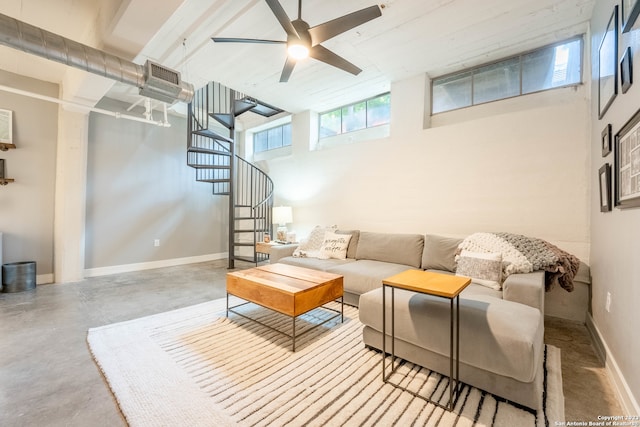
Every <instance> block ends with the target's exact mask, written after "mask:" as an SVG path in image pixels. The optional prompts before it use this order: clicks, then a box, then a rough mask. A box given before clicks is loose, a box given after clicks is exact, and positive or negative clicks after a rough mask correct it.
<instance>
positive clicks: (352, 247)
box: [336, 230, 360, 259]
mask: <svg viewBox="0 0 640 427" xmlns="http://www.w3.org/2000/svg"><path fill="white" fill-rule="evenodd" d="M336 234H350V235H351V241H350V242H349V247H348V248H347V258H354V259H355V257H356V250H357V249H358V240H360V230H336Z"/></svg>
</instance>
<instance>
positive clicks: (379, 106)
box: [319, 92, 391, 138]
mask: <svg viewBox="0 0 640 427" xmlns="http://www.w3.org/2000/svg"><path fill="white" fill-rule="evenodd" d="M319 120H320V127H319V133H320V138H328V137H331V136H336V135H340V134H344V133H348V132H354V131H357V130H362V129H367V128H372V127H376V126H380V125H385V124H389V122H390V121H391V94H390V93H388V92H387V93H384V94H382V95H377V96H374V97H373V98H369V99H365V100H363V101H359V102H356V103H353V104H349V105H345V106H343V107H339V108H336V109H335V110H331V111H327V112H325V113H321V114H320V116H319Z"/></svg>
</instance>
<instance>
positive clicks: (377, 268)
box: [327, 258, 413, 294]
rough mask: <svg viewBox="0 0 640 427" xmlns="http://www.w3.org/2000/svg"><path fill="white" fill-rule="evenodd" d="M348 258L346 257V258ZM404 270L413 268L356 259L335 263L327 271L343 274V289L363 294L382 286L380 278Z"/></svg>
mask: <svg viewBox="0 0 640 427" xmlns="http://www.w3.org/2000/svg"><path fill="white" fill-rule="evenodd" d="M347 259H348V258H347ZM405 270H413V268H412V267H411V266H408V265H405V264H393V263H389V262H382V261H371V260H366V259H363V260H358V261H356V262H352V263H349V264H341V265H336V266H333V267H331V268H328V269H327V271H329V272H331V273H335V274H341V275H342V276H344V291H345V292H350V293H353V294H363V293H365V292H368V291H370V290H371V289H376V288H379V287H381V286H382V279H386V278H387V277H389V276H393V275H394V274H398V273H402V272H403V271H405Z"/></svg>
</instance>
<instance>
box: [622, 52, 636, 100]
mask: <svg viewBox="0 0 640 427" xmlns="http://www.w3.org/2000/svg"><path fill="white" fill-rule="evenodd" d="M632 84H633V58H632V57H631V47H629V46H628V47H627V49H626V50H625V51H624V55H622V59H621V60H620V89H622V93H627V91H628V90H629V88H630V87H631V85H632Z"/></svg>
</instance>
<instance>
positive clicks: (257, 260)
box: [233, 255, 268, 264]
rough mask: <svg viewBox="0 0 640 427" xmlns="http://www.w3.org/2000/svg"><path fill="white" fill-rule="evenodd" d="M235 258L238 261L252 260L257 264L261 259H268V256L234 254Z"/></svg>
mask: <svg viewBox="0 0 640 427" xmlns="http://www.w3.org/2000/svg"><path fill="white" fill-rule="evenodd" d="M233 259H235V260H236V261H244V262H250V263H252V264H255V263H256V262H260V261H266V260H267V259H268V258H267V257H266V256H264V257H262V256H261V257H257V259H256V258H252V257H247V256H240V255H234V256H233Z"/></svg>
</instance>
